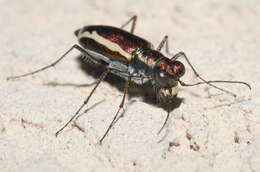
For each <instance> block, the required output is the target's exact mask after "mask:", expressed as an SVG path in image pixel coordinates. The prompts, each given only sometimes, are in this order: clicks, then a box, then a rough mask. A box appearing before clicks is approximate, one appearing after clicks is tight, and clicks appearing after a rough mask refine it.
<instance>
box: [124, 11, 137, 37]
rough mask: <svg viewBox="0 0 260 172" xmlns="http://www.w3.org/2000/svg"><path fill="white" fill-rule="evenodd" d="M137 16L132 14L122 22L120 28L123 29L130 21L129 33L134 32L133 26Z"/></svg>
mask: <svg viewBox="0 0 260 172" xmlns="http://www.w3.org/2000/svg"><path fill="white" fill-rule="evenodd" d="M136 21H137V16H136V15H134V16H133V17H131V18H130V19H129V20H128V21H127V22H126V23H124V24H123V25H122V26H121V27H120V28H121V29H123V28H124V27H125V26H127V25H128V24H129V23H130V22H132V25H131V30H130V33H134V30H135V26H136Z"/></svg>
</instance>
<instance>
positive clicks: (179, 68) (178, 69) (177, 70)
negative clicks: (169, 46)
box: [171, 61, 185, 77]
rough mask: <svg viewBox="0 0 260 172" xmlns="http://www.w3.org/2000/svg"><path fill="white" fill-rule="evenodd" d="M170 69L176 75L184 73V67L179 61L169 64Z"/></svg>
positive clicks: (179, 75)
mask: <svg viewBox="0 0 260 172" xmlns="http://www.w3.org/2000/svg"><path fill="white" fill-rule="evenodd" d="M171 71H172V73H173V74H174V75H176V76H177V77H181V76H183V75H184V73H185V68H184V66H183V64H182V63H181V62H179V61H175V62H174V64H173V65H172V66H171Z"/></svg>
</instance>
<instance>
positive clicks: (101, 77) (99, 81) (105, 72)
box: [55, 69, 111, 137]
mask: <svg viewBox="0 0 260 172" xmlns="http://www.w3.org/2000/svg"><path fill="white" fill-rule="evenodd" d="M110 71H111V69H107V70H105V71H104V72H103V73H102V75H101V76H100V78H99V80H98V82H97V84H96V86H95V87H94V88H93V89H92V91H91V92H90V94H89V95H88V97H87V98H86V99H85V101H84V102H83V104H82V105H81V106H80V108H79V109H78V110H77V112H76V113H75V114H74V115H73V116H72V117H71V118H70V120H68V122H67V123H66V124H65V125H64V126H63V127H62V128H60V129H59V130H58V131H57V132H56V133H55V136H56V137H57V136H58V135H59V133H60V132H61V131H62V130H63V129H64V128H66V127H67V126H68V125H69V123H70V122H71V121H73V120H74V119H75V118H76V116H78V114H79V112H80V111H81V109H82V108H83V107H84V106H85V105H87V103H88V101H89V99H90V97H91V96H92V95H93V93H94V91H95V90H96V88H97V87H98V86H99V84H100V83H101V81H103V80H104V79H105V77H106V76H107V74H108V73H109V72H110Z"/></svg>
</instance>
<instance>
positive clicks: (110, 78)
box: [77, 56, 184, 111]
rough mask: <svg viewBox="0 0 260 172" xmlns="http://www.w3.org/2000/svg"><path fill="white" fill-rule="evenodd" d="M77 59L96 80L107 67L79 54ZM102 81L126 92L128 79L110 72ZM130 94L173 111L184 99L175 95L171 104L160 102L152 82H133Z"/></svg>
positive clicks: (129, 90) (82, 67)
mask: <svg viewBox="0 0 260 172" xmlns="http://www.w3.org/2000/svg"><path fill="white" fill-rule="evenodd" d="M77 61H78V64H79V68H80V69H81V70H82V71H83V72H84V73H85V74H86V75H90V76H92V77H93V78H95V79H96V80H98V79H99V78H100V76H101V74H102V73H103V72H104V70H105V67H103V66H93V65H91V64H88V63H85V62H83V61H82V58H81V56H78V58H77ZM102 82H107V83H109V84H110V85H111V86H113V87H115V88H117V89H118V90H119V91H120V92H122V93H123V92H124V86H125V82H126V81H125V80H124V79H122V78H120V77H119V76H117V75H114V74H112V73H109V74H108V75H107V77H106V78H105V79H104V81H102ZM128 96H129V99H131V98H133V97H141V98H142V101H144V102H145V103H148V104H151V105H153V106H157V107H160V108H163V109H164V110H166V111H173V110H174V109H176V108H178V107H179V106H180V105H181V103H182V102H183V100H184V99H183V98H179V97H175V98H174V100H173V101H172V103H171V104H170V105H169V104H165V103H158V101H157V98H156V94H155V92H154V89H153V88H152V85H151V83H145V84H143V85H137V84H135V83H133V82H131V83H130V87H129V89H128Z"/></svg>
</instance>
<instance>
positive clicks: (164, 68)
mask: <svg viewBox="0 0 260 172" xmlns="http://www.w3.org/2000/svg"><path fill="white" fill-rule="evenodd" d="M158 65H159V66H160V69H161V70H166V69H167V68H168V65H167V63H166V62H165V61H163V60H162V61H160V62H159V63H158Z"/></svg>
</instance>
